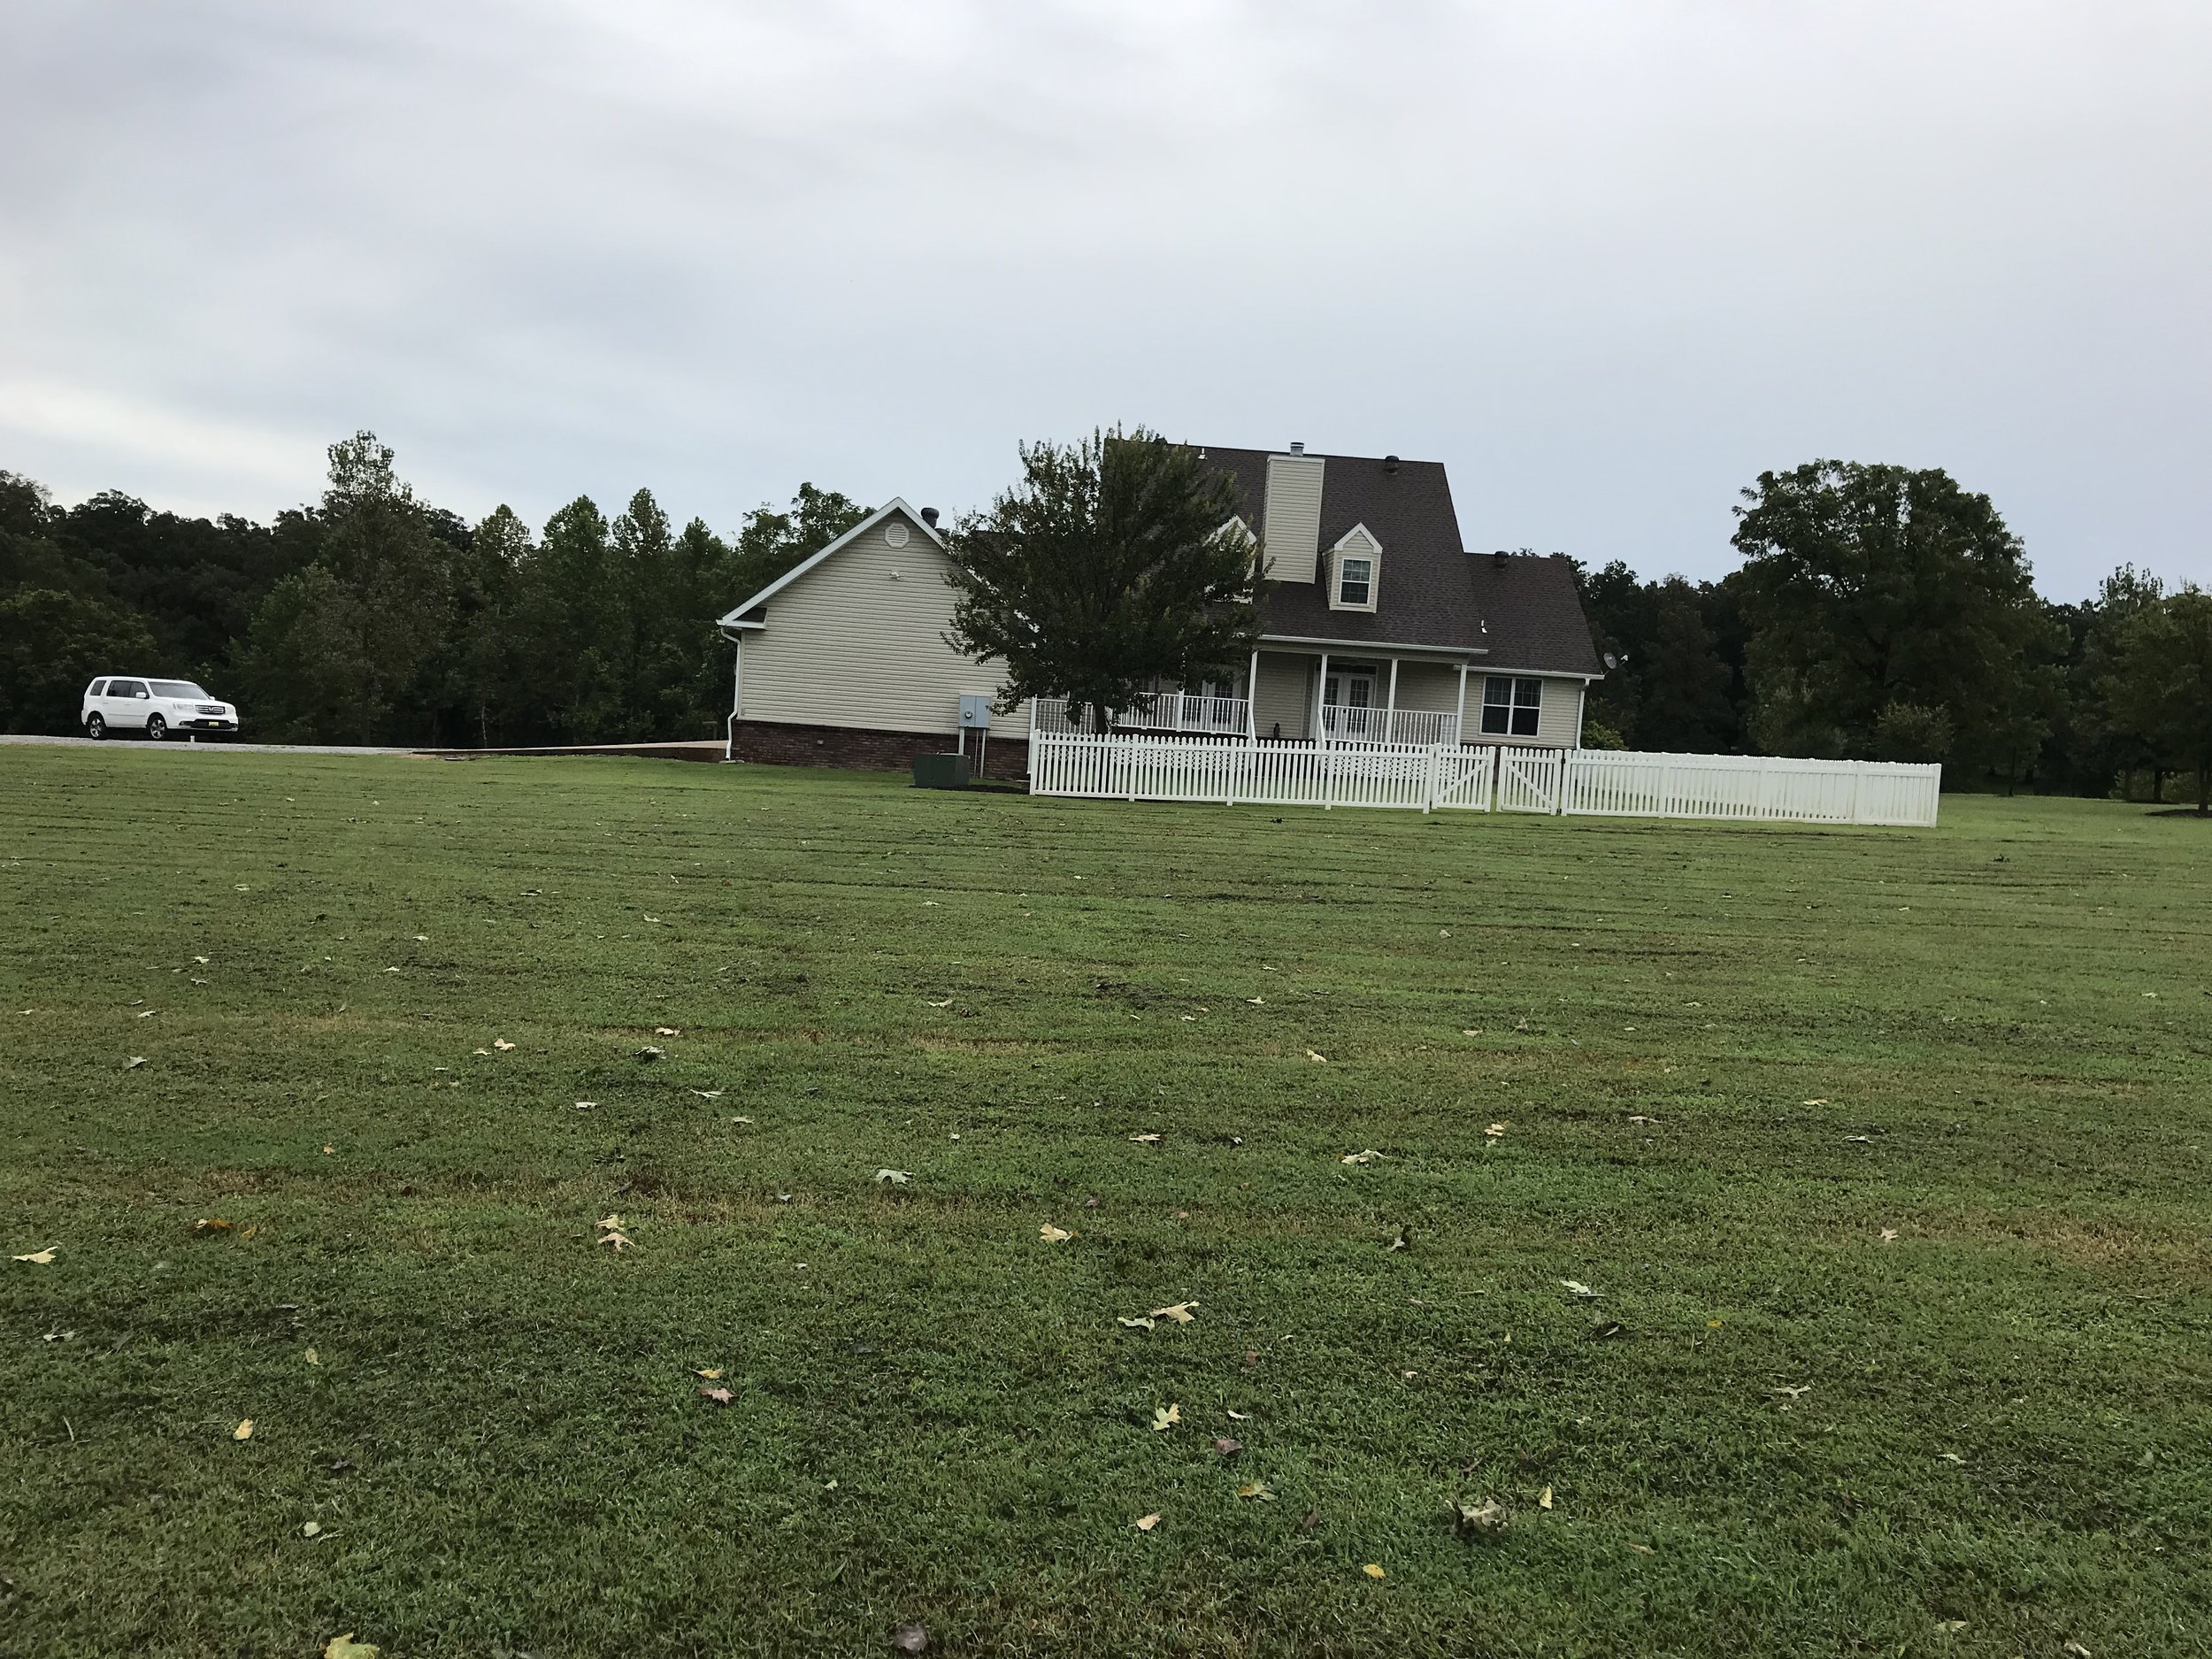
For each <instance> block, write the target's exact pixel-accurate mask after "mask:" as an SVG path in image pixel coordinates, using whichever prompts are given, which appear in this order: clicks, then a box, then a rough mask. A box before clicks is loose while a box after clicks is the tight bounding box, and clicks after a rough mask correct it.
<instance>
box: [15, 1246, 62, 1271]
mask: <svg viewBox="0 0 2212 1659" xmlns="http://www.w3.org/2000/svg"><path fill="white" fill-rule="evenodd" d="M60 1248H61V1246H60V1245H58V1244H50V1245H48V1246H47V1247H46V1248H44V1249H42V1250H33V1251H32V1252H31V1253H30V1254H29V1255H28V1256H12V1257H11V1258H9V1259H10V1260H12V1261H17V1262H28V1263H31V1264H32V1265H33V1266H34V1267H51V1266H52V1265H53V1264H54V1252H55V1251H56V1250H58V1249H60Z"/></svg>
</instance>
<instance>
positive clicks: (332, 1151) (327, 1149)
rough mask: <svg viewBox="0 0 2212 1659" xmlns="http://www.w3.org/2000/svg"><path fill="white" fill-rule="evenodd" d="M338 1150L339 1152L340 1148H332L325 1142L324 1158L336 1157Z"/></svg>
mask: <svg viewBox="0 0 2212 1659" xmlns="http://www.w3.org/2000/svg"><path fill="white" fill-rule="evenodd" d="M337 1150H338V1148H336V1147H334V1146H332V1145H331V1144H330V1143H329V1142H327V1141H325V1142H324V1143H323V1156H325V1157H331V1156H334V1155H335V1154H336V1152H337Z"/></svg>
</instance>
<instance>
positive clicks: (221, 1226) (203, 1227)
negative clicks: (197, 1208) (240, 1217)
mask: <svg viewBox="0 0 2212 1659" xmlns="http://www.w3.org/2000/svg"><path fill="white" fill-rule="evenodd" d="M236 1225H238V1224H237V1223H236V1222H234V1221H226V1220H224V1219H223V1218H222V1217H220V1216H203V1217H200V1219H199V1220H197V1221H196V1222H194V1223H193V1224H192V1231H193V1232H195V1233H228V1232H229V1231H230V1230H231V1229H232V1228H233V1227H234V1226H236Z"/></svg>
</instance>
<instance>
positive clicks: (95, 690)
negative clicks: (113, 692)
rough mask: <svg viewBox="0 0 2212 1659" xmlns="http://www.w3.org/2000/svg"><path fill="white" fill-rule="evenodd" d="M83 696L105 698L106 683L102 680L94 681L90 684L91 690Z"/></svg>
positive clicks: (106, 691) (106, 693)
mask: <svg viewBox="0 0 2212 1659" xmlns="http://www.w3.org/2000/svg"><path fill="white" fill-rule="evenodd" d="M84 695H86V696H88V697H104V696H106V695H108V682H107V681H106V680H94V681H93V682H92V689H91V690H89V691H88V692H86V693H85V694H84Z"/></svg>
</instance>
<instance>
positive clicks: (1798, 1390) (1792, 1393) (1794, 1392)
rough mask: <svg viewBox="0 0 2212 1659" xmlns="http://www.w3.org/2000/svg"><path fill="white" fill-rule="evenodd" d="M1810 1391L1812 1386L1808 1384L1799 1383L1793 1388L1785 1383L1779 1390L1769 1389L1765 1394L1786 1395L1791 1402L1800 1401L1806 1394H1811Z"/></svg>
mask: <svg viewBox="0 0 2212 1659" xmlns="http://www.w3.org/2000/svg"><path fill="white" fill-rule="evenodd" d="M1812 1391H1813V1386H1812V1384H1810V1383H1801V1384H1799V1385H1798V1386H1795V1387H1792V1386H1790V1385H1789V1384H1787V1383H1785V1384H1783V1385H1782V1386H1780V1387H1779V1388H1770V1389H1768V1390H1767V1392H1768V1393H1769V1394H1787V1395H1789V1397H1790V1398H1791V1399H1793V1400H1801V1399H1803V1398H1804V1397H1805V1396H1806V1395H1807V1394H1810V1393H1812Z"/></svg>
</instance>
